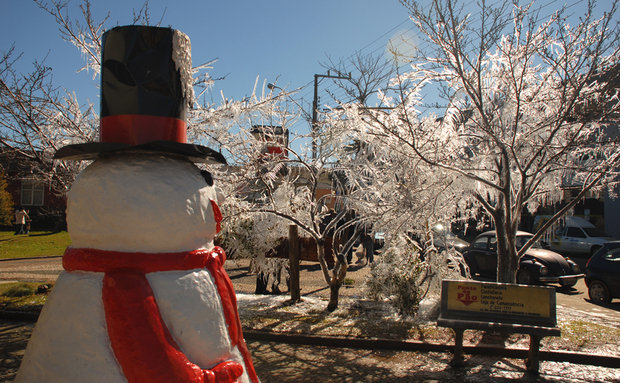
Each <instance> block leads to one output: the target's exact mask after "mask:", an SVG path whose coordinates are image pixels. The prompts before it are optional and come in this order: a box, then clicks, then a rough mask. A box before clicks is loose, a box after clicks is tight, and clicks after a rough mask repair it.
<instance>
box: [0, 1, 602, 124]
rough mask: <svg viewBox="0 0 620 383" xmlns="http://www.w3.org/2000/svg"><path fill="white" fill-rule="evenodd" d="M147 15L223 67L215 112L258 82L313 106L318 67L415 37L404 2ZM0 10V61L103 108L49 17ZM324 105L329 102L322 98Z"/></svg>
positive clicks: (195, 7) (169, 4)
mask: <svg viewBox="0 0 620 383" xmlns="http://www.w3.org/2000/svg"><path fill="white" fill-rule="evenodd" d="M422 1H426V0H422ZM68 2H69V8H68V11H69V17H70V18H71V19H75V18H80V10H79V8H78V6H79V5H80V4H81V1H80V0H68ZM565 3H567V4H568V5H569V7H570V11H571V12H574V14H582V13H583V11H584V9H583V8H584V6H583V0H549V1H547V2H544V3H542V4H538V3H535V4H536V6H537V7H541V8H543V10H542V12H543V13H544V14H545V15H544V16H545V18H546V17H547V16H548V15H549V14H551V13H552V12H553V11H554V10H555V9H556V8H557V7H560V6H561V5H562V4H565ZM143 4H144V1H143V0H92V6H93V9H92V11H93V15H94V18H95V20H101V19H103V18H104V16H105V15H106V14H108V13H109V15H110V17H109V19H108V22H107V24H106V29H108V28H111V27H114V26H117V25H125V24H128V23H130V22H131V20H132V13H133V11H134V10H138V9H140V7H141V6H142V5H143ZM149 8H150V16H151V23H152V24H158V23H159V21H160V20H161V25H162V26H171V27H173V28H176V29H179V30H181V31H183V32H185V33H186V34H187V35H189V37H190V39H191V41H192V57H193V62H194V65H198V64H202V63H205V62H207V61H210V60H213V59H218V61H217V62H216V63H215V66H214V68H213V69H212V70H211V71H210V73H211V74H212V76H214V77H221V76H226V78H225V79H224V80H222V81H219V82H217V84H216V87H215V88H214V89H213V90H212V92H210V93H209V95H208V96H209V97H210V99H209V100H210V101H212V102H214V103H216V104H217V103H219V100H220V96H219V95H220V91H223V93H224V95H225V96H226V97H228V98H233V99H237V100H239V99H242V98H243V97H244V96H247V95H249V94H250V93H251V92H252V88H253V86H254V82H255V80H256V78H257V76H260V79H261V82H262V81H267V82H275V81H277V84H278V85H279V86H280V87H282V88H286V89H288V90H293V89H295V88H298V87H302V86H305V87H304V88H303V89H302V90H301V91H300V92H299V93H298V95H297V98H302V99H303V100H302V101H303V103H304V106H306V105H309V104H310V103H311V101H312V96H313V89H312V80H313V75H314V74H315V73H319V74H320V73H325V69H324V68H323V67H322V66H321V65H320V62H326V61H327V58H328V57H331V58H333V59H334V60H336V61H337V60H339V59H341V58H345V59H346V58H347V57H351V56H352V55H354V54H355V52H356V51H358V50H361V51H362V52H364V53H373V54H379V53H382V52H384V51H385V47H386V44H387V43H388V40H389V39H390V38H392V37H395V36H400V35H402V33H403V32H407V33H408V35H409V37H411V35H413V34H414V32H412V30H413V23H412V22H411V21H410V20H408V13H407V10H406V9H405V7H403V6H402V5H401V4H400V3H399V1H398V0H336V1H330V0H312V1H299V0H236V1H222V0H218V1H215V0H176V1H166V0H150V1H149ZM597 8H599V9H601V8H602V9H605V10H607V9H608V8H609V0H601V1H599V4H598V6H597ZM0 10H1V12H0V34H1V35H2V39H0V51H1V52H4V51H6V50H7V49H8V48H9V47H10V46H11V44H13V43H14V44H15V48H16V50H17V51H18V52H23V54H24V56H23V58H22V59H21V61H20V68H21V69H22V70H23V71H24V72H26V71H27V70H29V69H31V68H32V66H31V62H32V61H33V60H34V59H36V58H38V59H42V58H44V57H46V60H45V63H46V64H47V65H48V66H51V67H52V68H53V73H54V80H55V83H56V84H57V85H59V86H62V87H63V88H66V89H68V90H69V91H75V92H76V94H77V95H78V98H79V99H80V101H81V102H83V103H84V102H86V101H87V100H90V101H91V102H93V103H94V104H95V105H96V106H98V104H99V98H98V95H99V89H98V81H99V79H97V80H93V79H92V73H86V72H81V73H76V71H77V70H78V69H79V68H80V67H81V66H82V65H83V63H84V61H83V59H82V57H81V55H80V53H79V52H78V50H77V49H76V48H75V47H73V46H72V45H70V44H69V43H67V42H65V41H63V40H62V38H61V36H60V33H59V31H58V26H57V25H56V23H55V21H54V19H53V17H52V16H50V15H49V14H47V13H45V12H44V11H42V10H41V9H39V8H38V7H37V5H36V4H35V3H34V2H33V1H32V0H0ZM413 38H414V39H415V36H414V37H413ZM397 40H398V38H397ZM322 81H323V82H322V83H321V85H320V86H319V91H320V92H324V91H325V89H326V88H328V87H329V86H330V83H329V81H330V80H322ZM331 85H332V88H333V84H331ZM320 95H321V96H325V97H322V100H327V99H329V97H328V96H327V94H325V93H323V94H321V93H320ZM435 101H437V100H431V102H435ZM308 109H309V107H308ZM308 111H309V110H308ZM308 111H307V112H308Z"/></svg>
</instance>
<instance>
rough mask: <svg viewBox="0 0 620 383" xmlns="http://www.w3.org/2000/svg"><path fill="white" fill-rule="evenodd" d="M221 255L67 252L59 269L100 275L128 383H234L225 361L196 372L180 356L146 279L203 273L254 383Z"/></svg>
mask: <svg viewBox="0 0 620 383" xmlns="http://www.w3.org/2000/svg"><path fill="white" fill-rule="evenodd" d="M225 260H226V254H225V253H224V250H223V249H222V248H220V247H214V248H213V249H211V250H206V249H199V250H194V251H191V252H182V253H123V252H116V251H105V250H96V249H75V248H67V250H66V251H65V254H64V257H63V260H62V264H63V267H64V269H65V270H67V271H93V272H102V273H105V276H104V277H103V293H102V294H103V306H104V310H105V317H106V323H107V327H108V335H109V338H110V343H111V346H112V350H113V351H114V355H115V356H116V359H117V360H118V362H119V364H120V366H121V368H122V370H123V373H124V374H125V377H126V378H127V380H128V381H129V383H143V382H153V383H173V382H179V383H181V382H183V383H202V382H205V383H215V382H222V383H224V382H226V383H228V382H236V379H237V378H238V377H239V376H241V374H242V373H243V368H242V366H241V365H240V364H239V363H236V362H232V361H228V362H223V363H220V364H218V365H217V366H215V367H214V368H213V369H211V370H202V369H201V368H200V367H199V366H197V365H195V364H193V363H192V362H190V361H189V360H188V359H187V357H186V356H185V354H183V352H182V351H181V350H180V348H179V347H178V345H177V344H176V342H175V341H174V339H173V338H172V336H171V335H170V332H169V331H168V328H167V327H166V324H165V323H164V321H163V319H162V317H161V314H160V312H159V308H158V307H157V302H156V300H155V297H154V295H153V290H152V289H151V286H150V284H149V282H148V280H147V279H146V276H145V274H146V273H152V272H158V271H173V270H193V269H200V268H206V269H207V270H208V271H209V272H210V273H211V276H212V277H213V279H214V281H215V285H216V287H217V290H218V293H219V296H220V298H221V301H222V307H223V310H224V317H225V318H226V324H227V325H228V333H229V336H230V340H231V344H232V347H235V346H237V347H238V349H239V351H240V352H241V354H242V356H243V359H244V362H245V367H246V372H247V373H248V376H249V377H250V379H251V380H252V381H253V382H258V377H257V376H256V372H255V371H254V366H253V364H252V359H251V357H250V353H249V351H248V349H247V346H246V344H245V341H244V339H243V334H242V331H241V321H240V319H239V313H238V312H237V299H236V297H235V292H234V290H233V286H232V282H231V281H230V278H228V275H227V274H226V271H225V270H224V267H223V266H224V261H225Z"/></svg>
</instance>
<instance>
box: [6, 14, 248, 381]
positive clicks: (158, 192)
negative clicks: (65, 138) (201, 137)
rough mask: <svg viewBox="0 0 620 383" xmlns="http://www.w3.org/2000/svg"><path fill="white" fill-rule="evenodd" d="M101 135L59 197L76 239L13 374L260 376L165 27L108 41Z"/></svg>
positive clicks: (205, 151)
mask: <svg viewBox="0 0 620 383" xmlns="http://www.w3.org/2000/svg"><path fill="white" fill-rule="evenodd" d="M102 56H103V57H102V65H101V67H102V72H101V73H102V83H101V84H102V85H101V88H102V101H101V125H100V142H96V143H86V144H77V145H69V146H66V147H64V148H62V149H60V150H59V151H58V152H57V153H56V158H61V159H65V160H85V159H90V160H94V161H93V162H92V163H91V164H90V165H89V166H88V167H87V168H86V169H85V170H84V171H83V172H82V173H81V174H80V175H79V176H78V177H77V179H76V180H75V182H74V184H73V185H72V187H71V190H70V191H69V193H68V196H67V224H68V228H69V233H70V235H71V240H72V246H71V247H69V248H68V249H67V250H66V252H65V255H64V256H63V266H64V269H65V270H64V271H63V272H62V273H61V275H60V276H59V278H58V280H57V282H56V285H55V287H54V290H53V292H52V294H51V295H50V297H49V299H48V302H47V304H46V305H45V307H44V309H43V310H42V312H41V316H40V318H39V321H38V322H37V325H36V327H35V330H34V332H33V334H32V338H31V340H30V342H29V344H28V347H27V349H26V354H25V356H24V359H23V361H22V365H21V368H20V371H19V372H18V376H17V380H16V381H17V382H48V383H51V382H63V383H66V382H89V383H92V382H102V383H103V382H105V383H113V382H131V383H134V382H139V383H145V382H161V383H164V382H165V383H171V382H237V381H239V382H257V381H258V378H257V376H256V373H255V371H254V367H253V365H252V360H251V357H250V354H249V352H248V349H247V346H246V344H245V341H244V339H243V335H242V332H241V324H240V321H239V315H238V312H237V306H236V297H235V294H234V291H233V288H232V284H231V282H230V279H229V278H228V276H227V274H226V272H225V271H224V268H223V263H224V261H225V253H224V251H223V250H222V249H221V248H219V247H215V246H214V244H213V239H214V237H215V235H216V233H217V231H218V230H219V225H220V221H221V219H222V216H221V213H220V210H219V208H218V203H219V202H221V199H222V197H221V195H219V194H218V193H217V192H216V189H215V188H214V186H213V180H212V178H211V175H210V174H209V173H208V172H207V171H204V170H200V169H199V168H198V167H197V166H196V165H195V163H196V162H212V163H217V162H220V163H225V160H224V158H223V157H222V156H221V154H219V153H217V152H215V151H213V150H211V149H209V148H207V147H204V146H199V145H191V144H187V143H186V130H187V129H186V123H185V113H186V110H187V106H188V103H189V100H191V99H192V90H191V89H192V87H191V84H192V80H191V58H190V43H189V39H188V38H187V36H186V35H184V34H183V33H181V32H179V31H176V30H172V29H169V28H159V27H143V26H126V27H117V28H114V29H112V30H110V31H108V32H106V33H105V34H104V36H103V45H102Z"/></svg>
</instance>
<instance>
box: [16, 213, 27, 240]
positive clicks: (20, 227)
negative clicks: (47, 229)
mask: <svg viewBox="0 0 620 383" xmlns="http://www.w3.org/2000/svg"><path fill="white" fill-rule="evenodd" d="M26 220H28V221H30V217H29V216H28V213H27V212H26V210H24V209H23V208H22V207H18V208H17V209H16V210H15V235H18V234H28V233H27V232H26Z"/></svg>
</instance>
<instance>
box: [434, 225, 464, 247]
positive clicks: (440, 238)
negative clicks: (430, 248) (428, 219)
mask: <svg viewBox="0 0 620 383" xmlns="http://www.w3.org/2000/svg"><path fill="white" fill-rule="evenodd" d="M432 230H433V244H434V245H435V247H436V248H437V249H438V250H446V249H451V248H453V249H455V250H456V251H458V252H460V253H462V252H463V251H464V250H465V249H467V248H468V247H469V242H467V241H465V240H463V239H461V238H459V237H457V236H456V234H454V233H452V232H451V231H450V230H448V228H446V227H445V226H444V225H441V224H437V225H435V226H433V229H432Z"/></svg>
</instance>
